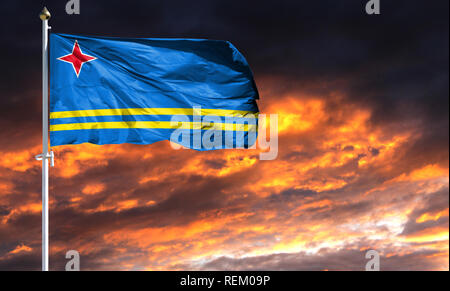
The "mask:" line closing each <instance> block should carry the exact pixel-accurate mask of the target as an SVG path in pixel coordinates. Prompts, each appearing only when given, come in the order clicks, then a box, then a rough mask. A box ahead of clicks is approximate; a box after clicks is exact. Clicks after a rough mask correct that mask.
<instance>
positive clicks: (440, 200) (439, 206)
mask: <svg viewBox="0 0 450 291" xmlns="http://www.w3.org/2000/svg"><path fill="white" fill-rule="evenodd" d="M448 205H449V191H448V188H445V189H442V190H440V191H438V192H435V193H432V194H429V195H428V196H427V197H426V198H425V199H424V200H423V201H422V203H421V205H420V206H418V207H417V208H416V209H415V210H414V211H413V212H412V213H411V214H410V216H409V220H408V222H407V223H406V225H405V228H404V229H403V232H402V235H405V236H408V235H413V234H415V233H419V232H420V231H423V230H427V229H430V228H433V227H440V228H443V229H445V228H448V227H449V220H448V216H445V215H444V216H442V217H440V218H438V219H436V220H429V221H425V222H422V223H420V222H417V221H416V220H417V219H418V218H419V217H421V216H422V215H423V214H427V213H428V214H436V213H438V212H440V211H445V210H446V209H448Z"/></svg>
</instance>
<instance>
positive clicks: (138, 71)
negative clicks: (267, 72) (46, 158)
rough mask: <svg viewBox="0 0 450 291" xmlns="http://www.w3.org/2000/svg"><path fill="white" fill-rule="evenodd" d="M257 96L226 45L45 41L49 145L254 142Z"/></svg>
mask: <svg viewBox="0 0 450 291" xmlns="http://www.w3.org/2000/svg"><path fill="white" fill-rule="evenodd" d="M257 99H258V91H257V88H256V85H255V82H254V80H253V74H252V72H251V70H250V68H249V65H248V63H247V61H246V60H245V58H244V57H243V55H242V54H241V53H240V52H239V51H238V50H237V49H236V48H235V47H234V46H233V45H232V44H231V43H230V42H228V41H219V40H205V39H152V38H110V37H90V36H81V35H69V34H55V33H53V34H51V35H50V144H51V146H58V145H66V144H80V143H92V144H99V145H103V144H121V143H134V144H151V143H154V142H157V141H161V140H171V141H172V142H175V143H178V144H181V145H183V146H185V147H187V148H193V149H197V150H209V149H222V148H236V147H239V148H240V147H244V148H246V147H249V146H251V145H253V144H254V143H255V141H256V131H257V120H258V106H257V104H256V100H257Z"/></svg>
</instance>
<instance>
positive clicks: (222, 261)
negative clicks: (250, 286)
mask: <svg viewBox="0 0 450 291" xmlns="http://www.w3.org/2000/svg"><path fill="white" fill-rule="evenodd" d="M350 248H351V246H349V247H348V248H347V249H342V250H332V249H322V250H321V251H319V253H317V254H314V255H310V254H306V253H303V252H301V253H295V254H273V255H267V256H258V257H249V258H242V259H233V258H228V257H221V258H218V259H216V260H213V261H210V262H208V263H206V264H204V265H203V266H202V267H201V268H200V269H201V270H219V271H224V270H234V271H236V270H239V271H254V270H267V271H322V270H330V271H339V270H360V271H364V270H365V266H366V263H367V262H368V260H367V259H366V258H365V252H363V251H360V250H358V249H350ZM435 254H439V252H437V251H422V252H420V251H419V252H416V253H412V254H407V255H399V256H390V257H383V256H380V269H381V270H383V271H390V270H398V269H400V270H405V271H413V270H423V269H433V268H436V267H437V266H436V265H434V264H433V262H429V261H428V260H427V258H426V256H431V255H435ZM412 261H414V262H417V263H414V264H411V262H412ZM182 268H183V269H187V270H190V269H195V267H193V266H182Z"/></svg>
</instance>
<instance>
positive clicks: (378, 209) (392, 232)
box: [0, 0, 449, 270]
mask: <svg viewBox="0 0 450 291" xmlns="http://www.w3.org/2000/svg"><path fill="white" fill-rule="evenodd" d="M30 2H33V4H31V3H30ZM65 2H66V1H60V0H59V1H56V0H55V1H25V0H16V1H8V2H7V3H5V4H3V5H4V7H3V9H4V10H5V9H6V12H5V11H4V13H3V17H4V19H5V18H6V19H5V20H4V21H5V23H7V24H8V25H6V26H5V25H3V26H2V37H1V38H0V45H1V52H2V64H3V66H2V67H3V70H2V71H1V72H0V86H1V87H0V88H1V92H2V96H1V99H0V113H1V114H0V155H1V157H2V158H1V159H0V270H39V269H40V268H41V213H40V212H41V163H40V162H38V161H35V160H34V156H35V155H37V154H40V153H41V147H42V145H41V21H40V20H39V18H38V14H39V12H40V10H41V9H42V7H43V5H44V4H45V5H47V7H48V8H49V10H50V11H51V12H52V19H51V20H50V25H51V26H52V28H53V29H52V31H54V32H61V33H74V34H75V33H78V34H92V35H107V36H127V37H186V38H209V39H224V40H229V41H231V42H232V43H233V44H234V45H235V46H236V47H237V48H238V49H239V50H240V51H241V52H242V53H243V55H244V56H245V57H246V58H247V60H248V62H249V64H250V66H251V68H252V69H253V72H254V75H255V81H256V84H257V86H258V89H259V93H260V96H261V97H260V100H259V101H258V105H259V107H260V110H261V113H267V114H278V115H279V117H278V118H279V125H278V127H279V154H278V157H277V159H275V160H273V161H261V160H259V153H260V150H258V149H256V150H224V151H210V152H197V151H194V150H179V151H175V150H173V149H172V148H171V147H170V145H169V142H159V143H156V144H153V145H145V146H142V145H140V146H139V145H127V144H124V145H107V146H95V145H88V144H84V145H76V146H60V147H55V148H54V149H53V150H54V151H55V154H56V160H55V163H56V165H55V167H54V168H51V169H50V207H51V208H50V255H51V257H50V268H51V269H52V270H64V265H65V263H66V260H65V253H66V252H67V251H68V250H77V251H79V252H80V254H81V268H82V270H364V267H365V264H366V262H367V260H366V259H365V252H366V251H367V250H370V249H374V250H377V251H378V252H379V253H380V256H381V269H382V270H448V269H449V103H448V101H449V83H448V82H449V74H448V69H449V68H448V66H449V57H448V54H449V41H448V37H449V19H448V18H449V16H448V13H449V12H448V11H449V1H448V0H434V1H406V0H405V1H401V0H389V1H386V0H384V1H383V0H381V2H382V11H381V15H372V16H369V15H367V14H366V13H365V11H364V6H365V3H366V1H362V0H352V1H331V0H330V1H327V0H317V1H312V0H310V1H303V0H298V1H283V0H281V1H280V0H278V1H268V0H267V1H242V0H241V1H237V0H223V1H222V0H214V1H206V0H205V1H203V0H202V1H198V0H194V1H182V0H179V1H175V0H164V1H163V0H158V1H156V0H145V1H144V0H141V1H138V0H129V1H126V4H124V3H125V2H124V1H118V0H109V1H106V0H102V1H100V0H96V1H87V0H81V15H79V16H69V15H67V14H66V13H65V11H64V7H65ZM5 5H6V7H5Z"/></svg>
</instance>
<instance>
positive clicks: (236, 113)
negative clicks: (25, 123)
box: [50, 108, 258, 119]
mask: <svg viewBox="0 0 450 291" xmlns="http://www.w3.org/2000/svg"><path fill="white" fill-rule="evenodd" d="M194 111H195V114H196V115H209V116H229V117H246V118H257V117H258V113H257V112H250V111H242V110H225V109H201V112H200V110H197V109H193V108H122V109H97V110H78V111H59V112H51V113H50V118H51V119H56V118H71V117H90V116H115V115H194Z"/></svg>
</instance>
